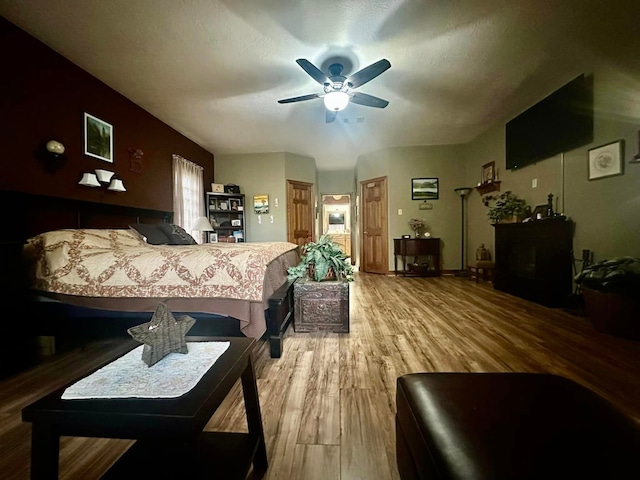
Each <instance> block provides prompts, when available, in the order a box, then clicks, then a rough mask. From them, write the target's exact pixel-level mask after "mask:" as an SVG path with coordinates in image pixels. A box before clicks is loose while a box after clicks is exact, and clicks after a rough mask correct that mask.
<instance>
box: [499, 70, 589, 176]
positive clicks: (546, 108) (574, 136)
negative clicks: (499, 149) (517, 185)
mask: <svg viewBox="0 0 640 480" xmlns="http://www.w3.org/2000/svg"><path fill="white" fill-rule="evenodd" d="M592 86H593V78H592V77H585V76H584V75H580V76H578V77H576V78H574V79H573V80H572V81H570V82H569V83H567V84H566V85H564V86H563V87H561V88H560V89H558V90H556V91H555V92H553V93H552V94H551V95H549V96H548V97H546V98H544V99H543V100H541V101H540V102H538V103H536V104H535V105H534V106H532V107H531V108H529V109H528V110H526V111H524V112H523V113H521V114H520V115H518V116H517V117H516V118H514V119H513V120H511V121H510V122H508V123H507V125H506V132H505V134H506V135H505V137H506V168H507V170H514V169H517V168H522V167H524V166H526V165H530V164H532V163H536V162H538V161H540V160H543V159H545V158H549V157H552V156H554V155H557V154H559V153H561V152H566V151H568V150H571V149H574V148H577V147H580V146H582V145H586V144H587V143H591V142H592V141H593V88H592Z"/></svg>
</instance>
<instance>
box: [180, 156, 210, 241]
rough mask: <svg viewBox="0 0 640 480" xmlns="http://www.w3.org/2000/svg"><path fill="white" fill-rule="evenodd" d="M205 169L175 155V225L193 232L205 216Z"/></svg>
mask: <svg viewBox="0 0 640 480" xmlns="http://www.w3.org/2000/svg"><path fill="white" fill-rule="evenodd" d="M203 172H204V168H202V167H201V166H200V165H197V164H195V163H193V162H190V161H189V160H187V159H186V158H183V157H181V156H180V155H176V154H174V155H173V223H175V224H176V225H180V226H181V227H182V228H184V229H185V230H186V231H187V232H191V231H192V228H193V226H194V225H195V223H196V219H197V218H198V217H201V216H203V215H204V189H203V187H202V185H203V182H204V173H203Z"/></svg>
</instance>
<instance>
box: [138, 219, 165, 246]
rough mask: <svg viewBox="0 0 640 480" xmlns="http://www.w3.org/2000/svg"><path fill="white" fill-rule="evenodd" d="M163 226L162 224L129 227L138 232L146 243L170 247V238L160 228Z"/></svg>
mask: <svg viewBox="0 0 640 480" xmlns="http://www.w3.org/2000/svg"><path fill="white" fill-rule="evenodd" d="M161 225H162V224H157V225H152V224H147V223H134V224H133V225H129V227H130V228H132V229H133V230H135V231H136V232H138V234H139V235H140V236H141V237H142V238H143V239H144V241H145V242H147V243H148V244H150V245H168V244H170V243H171V242H170V241H169V237H167V235H165V233H164V231H163V230H162V229H161V228H160V226H161Z"/></svg>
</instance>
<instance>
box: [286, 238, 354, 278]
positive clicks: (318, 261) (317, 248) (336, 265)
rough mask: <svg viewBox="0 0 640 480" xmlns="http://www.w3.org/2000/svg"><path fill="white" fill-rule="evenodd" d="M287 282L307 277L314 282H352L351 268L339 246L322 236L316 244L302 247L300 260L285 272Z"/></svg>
mask: <svg viewBox="0 0 640 480" xmlns="http://www.w3.org/2000/svg"><path fill="white" fill-rule="evenodd" d="M287 273H288V274H289V275H288V278H289V280H295V279H296V278H302V277H304V276H305V275H309V277H310V278H312V279H313V280H315V281H316V282H320V281H322V280H341V281H345V282H352V281H353V267H352V266H351V263H349V260H348V259H347V256H346V255H345V254H344V252H343V251H342V250H341V249H340V245H338V244H337V243H336V242H334V241H333V239H332V238H331V236H329V235H327V234H324V235H322V236H321V237H320V239H319V240H318V241H317V242H309V243H307V244H306V245H304V246H303V247H302V259H301V261H300V263H299V264H298V265H296V266H295V267H290V268H289V269H288V270H287Z"/></svg>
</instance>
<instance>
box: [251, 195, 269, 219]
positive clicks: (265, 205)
mask: <svg viewBox="0 0 640 480" xmlns="http://www.w3.org/2000/svg"><path fill="white" fill-rule="evenodd" d="M253 211H254V213H256V214H262V213H269V195H254V197H253Z"/></svg>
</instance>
